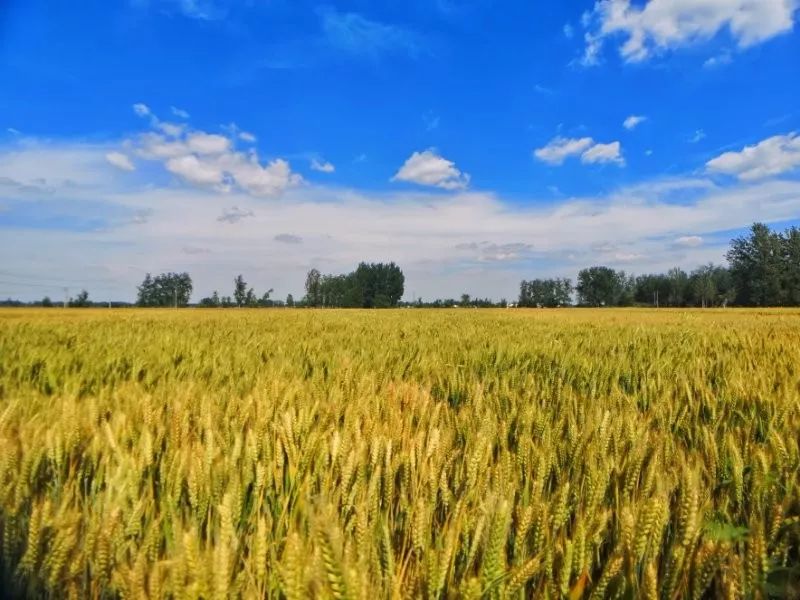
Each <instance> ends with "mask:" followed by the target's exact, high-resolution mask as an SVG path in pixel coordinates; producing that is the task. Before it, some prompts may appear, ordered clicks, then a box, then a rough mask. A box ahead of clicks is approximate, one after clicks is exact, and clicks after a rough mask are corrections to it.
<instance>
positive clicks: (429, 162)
mask: <svg viewBox="0 0 800 600" xmlns="http://www.w3.org/2000/svg"><path fill="white" fill-rule="evenodd" d="M391 180H392V181H408V182H411V183H418V184H420V185H429V186H435V187H439V188H442V189H445V190H462V189H465V188H466V187H467V186H468V185H469V175H468V174H467V173H462V172H461V171H459V170H458V169H457V168H456V165H455V163H454V162H453V161H450V160H447V159H446V158H443V157H441V156H440V155H439V154H438V153H437V151H436V150H435V149H434V148H429V149H428V150H424V151H422V152H414V153H413V154H412V155H411V156H410V157H409V158H408V160H406V162H405V163H404V164H403V166H402V167H400V170H399V171H397V173H395V175H394V177H392V179H391Z"/></svg>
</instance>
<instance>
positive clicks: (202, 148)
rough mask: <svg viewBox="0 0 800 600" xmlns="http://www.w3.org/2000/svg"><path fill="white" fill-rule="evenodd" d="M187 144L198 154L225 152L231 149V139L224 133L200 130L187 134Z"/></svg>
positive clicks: (191, 150)
mask: <svg viewBox="0 0 800 600" xmlns="http://www.w3.org/2000/svg"><path fill="white" fill-rule="evenodd" d="M186 146H187V148H188V149H189V151H190V152H194V153H196V154H224V153H225V152H228V150H230V147H231V141H230V140H229V139H228V138H226V137H225V136H222V135H217V134H213V133H205V132H203V131H198V132H196V133H192V134H189V135H188V136H187V138H186Z"/></svg>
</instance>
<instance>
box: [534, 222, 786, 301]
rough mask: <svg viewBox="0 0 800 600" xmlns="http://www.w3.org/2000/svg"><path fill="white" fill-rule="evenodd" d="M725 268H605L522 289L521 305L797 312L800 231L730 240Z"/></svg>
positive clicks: (756, 232) (764, 230)
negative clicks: (652, 270) (790, 309)
mask: <svg viewBox="0 0 800 600" xmlns="http://www.w3.org/2000/svg"><path fill="white" fill-rule="evenodd" d="M726 258H727V260H728V266H727V267H724V266H721V265H714V264H711V263H709V264H707V265H703V266H700V267H698V268H696V269H695V270H693V271H691V272H690V273H687V272H686V271H684V270H683V269H680V268H677V267H676V268H674V269H670V270H669V271H667V272H666V273H653V274H646V275H639V276H633V275H627V274H626V273H625V271H616V270H614V269H612V268H610V267H606V266H595V267H589V268H587V269H582V270H581V271H580V272H579V273H578V280H577V284H576V285H575V286H574V287H573V285H572V282H571V280H569V279H534V280H531V281H522V282H521V283H520V294H519V305H520V306H528V307H531V306H539V307H556V306H570V305H571V304H572V297H573V295H574V296H575V298H576V300H577V304H578V305H579V306H633V305H637V304H639V305H642V304H647V305H653V306H674V307H679V306H699V307H707V306H728V305H736V306H800V229H799V228H797V227H790V228H788V229H787V230H785V231H783V232H774V231H771V230H770V229H769V227H767V226H766V225H764V224H763V223H755V224H753V226H752V227H751V228H750V231H749V233H748V234H747V235H745V236H742V237H738V238H735V239H733V240H731V244H730V248H729V249H728V252H727V253H726Z"/></svg>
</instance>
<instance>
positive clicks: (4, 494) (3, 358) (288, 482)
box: [0, 309, 800, 600]
mask: <svg viewBox="0 0 800 600" xmlns="http://www.w3.org/2000/svg"><path fill="white" fill-rule="evenodd" d="M798 438H800V312H798V311H789V310H766V311H747V310H730V309H728V310H705V311H700V310H697V311H678V310H675V311H669V310H661V311H655V310H627V311H626V310H610V309H609V310H579V309H572V310H549V311H548V310H486V311H477V310H468V309H460V310H441V311H424V310H393V311H344V310H342V311H336V310H310V309H309V310H246V309H243V310H226V311H222V310H208V311H202V310H179V311H174V310H163V311H159V310H120V311H113V310H85V311H83V310H78V309H75V310H55V309H54V310H26V309H19V310H4V311H0V537H2V550H1V551H0V586H2V589H3V590H4V594H3V593H0V595H7V596H11V597H50V598H60V597H68V598H125V599H131V598H176V599H178V598H207V599H217V598H264V597H269V598H288V599H295V598H353V599H357V598H365V599H368V598H369V599H371V598H400V597H423V598H479V597H484V598H524V597H535V598H570V599H578V598H662V599H670V600H671V599H674V598H717V597H719V598H767V597H798V596H800V583H798V582H799V581H800V568H799V567H798V563H800V446H799V442H798Z"/></svg>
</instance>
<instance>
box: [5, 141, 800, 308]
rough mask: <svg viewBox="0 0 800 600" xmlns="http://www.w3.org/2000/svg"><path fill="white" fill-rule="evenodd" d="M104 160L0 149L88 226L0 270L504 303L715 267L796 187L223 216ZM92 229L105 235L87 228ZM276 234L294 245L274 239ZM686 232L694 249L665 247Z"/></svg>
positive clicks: (241, 210) (673, 185) (117, 291)
mask: <svg viewBox="0 0 800 600" xmlns="http://www.w3.org/2000/svg"><path fill="white" fill-rule="evenodd" d="M111 150H113V148H111V147H103V146H93V145H85V144H73V145H70V146H47V147H44V148H43V147H42V145H39V146H37V147H30V146H23V145H21V144H19V143H18V144H15V145H14V146H13V147H0V177H9V178H11V177H14V178H15V179H17V180H23V181H30V182H35V181H40V180H42V179H44V178H47V183H48V184H49V183H50V181H51V179H52V180H53V181H54V182H56V181H61V180H62V179H63V178H64V177H65V175H67V174H72V176H73V177H74V178H75V180H76V181H77V182H80V183H81V185H72V186H70V187H65V188H64V189H65V190H67V189H68V190H69V194H70V195H69V198H70V202H69V203H67V204H65V203H64V202H63V201H62V199H61V198H62V197H63V196H62V195H60V194H59V195H57V196H53V197H52V198H50V199H49V200H48V197H47V196H43V195H41V194H39V195H37V196H36V199H37V202H38V203H40V204H37V214H38V215H40V216H44V217H46V216H48V215H51V214H53V215H61V216H69V217H70V219H69V222H70V223H74V222H78V223H82V222H86V223H92V224H93V225H92V227H91V229H89V228H85V229H80V230H72V229H69V227H71V226H69V225H65V226H64V227H63V228H60V229H48V230H47V231H43V230H36V229H33V228H30V227H25V226H15V227H7V228H5V229H4V231H3V241H4V242H5V243H4V244H2V245H0V263H2V264H5V265H13V268H14V269H18V270H19V272H21V273H26V274H28V275H29V276H30V277H36V278H39V280H46V278H47V277H48V276H49V277H55V276H56V274H57V276H58V277H59V278H63V279H67V280H69V281H74V282H75V286H81V285H84V283H83V282H84V280H85V279H86V278H89V277H92V278H95V279H104V280H107V281H108V282H109V283H108V284H107V285H106V286H104V287H103V288H102V289H101V286H99V284H98V285H88V288H87V289H89V292H90V294H92V296H93V297H108V298H120V299H132V298H133V297H134V296H135V293H136V292H135V290H136V285H137V284H138V283H140V282H141V279H142V278H143V277H144V273H145V272H147V271H150V272H161V271H170V270H171V271H176V270H177V271H183V270H187V271H189V272H190V273H191V275H192V278H193V280H194V283H195V290H196V292H195V299H197V298H200V297H202V296H203V295H208V294H210V293H211V291H212V290H213V289H219V290H223V289H229V288H230V280H231V278H232V276H233V275H235V274H236V273H238V272H242V273H245V275H246V277H247V278H248V281H250V282H251V283H252V284H253V285H254V286H255V287H256V289H257V290H262V291H263V290H264V289H269V288H270V287H274V288H275V290H276V292H278V293H279V294H280V295H285V294H286V293H287V292H292V293H294V294H296V293H298V292H301V291H302V286H303V281H304V278H305V273H306V272H307V271H308V269H310V268H311V267H317V268H319V269H320V270H322V271H323V272H326V273H340V272H346V271H348V270H351V269H353V268H354V267H355V266H356V265H357V264H358V262H359V261H360V260H372V261H388V260H395V261H397V262H398V264H400V265H401V267H402V268H403V271H404V272H405V274H406V289H408V290H415V291H416V292H417V294H418V295H422V296H423V297H425V298H432V297H436V296H438V297H447V296H454V295H458V294H460V293H461V292H463V291H467V292H469V293H471V294H473V295H480V296H486V295H489V296H493V297H495V298H499V297H500V296H504V295H505V296H506V297H508V298H513V297H515V294H516V292H517V286H518V283H519V281H520V279H523V278H530V277H531V276H540V277H549V276H567V277H573V278H574V277H575V274H576V273H577V271H578V270H579V269H580V268H582V267H585V266H588V265H591V264H601V263H599V262H596V261H603V263H607V264H609V265H611V266H615V265H617V264H618V265H619V266H620V268H624V269H626V270H627V271H629V272H635V273H644V272H654V271H661V270H666V269H668V268H669V267H672V266H675V265H679V266H682V267H683V268H686V269H691V268H694V267H695V266H697V265H699V264H704V263H707V262H709V261H715V262H720V261H722V260H723V259H724V254H725V251H726V249H727V243H726V239H727V238H726V237H725V236H726V235H727V232H728V231H730V230H734V229H739V228H742V227H747V226H748V225H749V224H751V223H752V222H753V221H755V220H761V221H764V222H766V223H781V222H785V221H787V220H791V219H794V218H796V217H797V215H798V214H800V181H797V180H793V179H783V180H780V179H775V180H764V181H758V182H750V183H742V182H739V181H736V180H733V181H726V182H724V183H717V184H715V183H714V182H713V181H712V180H710V179H708V178H698V177H693V178H684V179H669V180H663V179H659V180H655V181H645V182H642V183H641V184H639V185H637V186H631V187H626V188H621V189H615V190H614V191H613V192H612V193H611V194H608V195H599V196H586V197H580V198H569V199H566V200H556V199H554V198H552V197H551V196H549V195H548V196H547V197H546V198H544V199H539V198H527V199H524V200H525V201H523V202H521V201H520V199H519V198H515V199H514V200H513V201H512V200H507V199H505V198H503V197H502V196H500V195H497V194H493V193H478V192H469V191H463V192H457V193H453V194H446V195H442V194H438V193H435V192H425V191H408V190H403V191H400V192H393V193H378V192H362V191H359V190H354V189H342V188H332V187H322V186H299V187H289V188H287V189H286V190H285V192H284V194H283V196H282V199H281V201H280V202H264V201H262V200H260V199H259V198H256V197H253V195H252V194H250V193H249V192H248V190H246V189H244V188H243V187H242V186H240V185H238V184H235V183H231V188H230V191H229V192H228V194H227V195H226V196H225V197H224V204H222V205H221V197H220V195H219V194H218V193H216V192H214V191H213V186H205V185H204V186H199V187H197V188H192V187H189V186H172V185H170V186H164V185H160V184H157V183H155V182H154V181H152V180H149V179H146V178H145V177H146V176H147V174H148V173H149V172H150V170H146V169H139V172H137V173H136V174H135V176H133V177H132V178H134V179H137V180H138V181H140V182H141V187H139V188H133V187H132V186H131V185H130V182H128V181H126V184H125V186H124V187H121V186H119V184H118V178H116V177H114V167H112V166H111V165H109V164H108V163H107V162H106V159H105V155H106V154H107V153H108V152H110V151H111ZM229 154H230V153H229ZM199 158H200V159H201V160H200V162H201V163H202V162H203V161H205V160H211V159H215V160H217V159H218V157H215V156H209V155H205V156H203V157H199ZM244 158H245V159H247V156H246V155H245V156H244ZM162 160H163V159H162ZM84 183H91V185H82V184H84ZM65 185H66V184H65ZM3 195H4V198H5V199H6V200H4V202H17V203H25V202H29V199H26V197H25V196H24V195H19V196H14V195H13V193H11V192H6V189H5V188H4V193H3ZM540 200H543V201H540ZM223 207H226V208H225V210H223ZM228 207H230V208H228ZM12 210H13V206H12ZM221 218H222V221H220V220H219V219H221ZM98 219H100V220H104V221H106V222H107V226H101V227H99V228H98V227H97V226H96V225H94V223H96V221H97V220H98ZM231 221H233V222H234V223H235V226H229V225H228V224H229V223H230V222H231ZM287 232H291V233H290V235H293V236H297V237H301V238H302V243H301V244H294V245H291V246H290V245H288V244H287V245H283V244H280V243H279V242H278V241H276V236H281V235H283V234H287ZM687 232H689V233H687ZM287 235H289V234H287ZM692 236H697V237H702V238H703V239H704V242H703V243H702V244H700V245H695V246H692V245H691V242H690V243H688V244H683V245H681V244H680V243H675V242H676V240H679V239H680V238H681V237H687V238H688V237H692ZM718 239H719V240H720V241H719V242H717V241H716V240H718ZM609 240H613V244H610V245H609V244H608V242H609ZM185 248H202V249H205V250H206V251H207V252H205V253H202V254H196V253H190V252H186V251H185V250H184V249H185ZM281 249H283V251H281ZM210 256H211V257H214V260H209V257H210ZM59 288H60V286H57V287H56V289H55V290H53V291H52V292H50V291H48V290H43V289H41V288H36V289H34V290H31V289H26V288H24V286H18V287H15V288H8V289H6V293H7V294H8V295H11V296H19V297H24V298H25V297H29V298H31V299H32V298H35V297H37V296H36V295H37V294H38V297H41V296H42V295H43V294H44V293H48V294H50V295H52V294H54V293H57V292H58V291H59Z"/></svg>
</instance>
